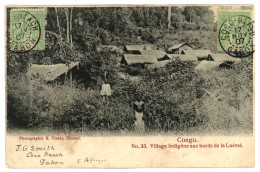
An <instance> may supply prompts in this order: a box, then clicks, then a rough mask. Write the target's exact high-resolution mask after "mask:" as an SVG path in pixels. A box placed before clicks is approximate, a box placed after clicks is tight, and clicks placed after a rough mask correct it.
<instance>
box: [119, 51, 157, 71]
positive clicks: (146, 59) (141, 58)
mask: <svg viewBox="0 0 260 172" xmlns="http://www.w3.org/2000/svg"><path fill="white" fill-rule="evenodd" d="M156 62H158V61H157V58H156V57H155V56H145V55H135V54H124V55H123V56H122V59H121V64H126V65H132V66H140V65H141V66H142V67H143V68H144V67H145V65H147V64H153V63H156Z"/></svg>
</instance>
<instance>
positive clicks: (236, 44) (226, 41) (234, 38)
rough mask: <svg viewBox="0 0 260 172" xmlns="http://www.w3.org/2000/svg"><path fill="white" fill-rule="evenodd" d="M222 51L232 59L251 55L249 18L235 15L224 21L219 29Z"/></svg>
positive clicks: (251, 42) (251, 36) (251, 34)
mask: <svg viewBox="0 0 260 172" xmlns="http://www.w3.org/2000/svg"><path fill="white" fill-rule="evenodd" d="M218 38H219V43H220V46H221V47H222V49H223V50H224V51H225V52H226V53H227V54H229V55H230V56H233V57H239V58H242V57H248V56H250V55H252V54H253V51H254V50H253V22H252V20H251V18H250V17H247V16H243V15H237V16H233V17H230V18H228V19H226V20H225V21H224V22H223V24H222V25H221V26H220V29H219V34H218Z"/></svg>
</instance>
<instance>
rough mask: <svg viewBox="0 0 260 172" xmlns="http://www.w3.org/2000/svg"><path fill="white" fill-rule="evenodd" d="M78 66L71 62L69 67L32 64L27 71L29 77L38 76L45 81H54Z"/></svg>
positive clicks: (77, 63) (76, 63)
mask: <svg viewBox="0 0 260 172" xmlns="http://www.w3.org/2000/svg"><path fill="white" fill-rule="evenodd" d="M78 65H79V62H72V63H70V64H69V65H66V64H55V65H38V64H32V65H31V67H30V68H29V69H28V74H29V75H39V76H41V77H43V79H44V80H45V81H54V80H55V79H57V78H58V77H60V76H61V75H63V74H66V73H67V72H69V71H70V70H72V69H73V68H75V67H76V66H78Z"/></svg>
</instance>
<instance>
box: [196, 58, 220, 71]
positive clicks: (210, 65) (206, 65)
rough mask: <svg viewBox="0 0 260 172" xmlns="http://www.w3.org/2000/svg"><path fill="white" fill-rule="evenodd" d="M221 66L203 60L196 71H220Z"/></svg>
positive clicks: (218, 63)
mask: <svg viewBox="0 0 260 172" xmlns="http://www.w3.org/2000/svg"><path fill="white" fill-rule="evenodd" d="M220 64H221V63H220V62H214V61H206V60H203V61H202V62H200V64H198V65H197V66H196V67H195V71H208V70H212V69H218V68H219V65H220Z"/></svg>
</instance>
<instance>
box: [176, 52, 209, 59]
mask: <svg viewBox="0 0 260 172" xmlns="http://www.w3.org/2000/svg"><path fill="white" fill-rule="evenodd" d="M181 54H185V55H192V56H195V57H196V58H197V59H198V61H202V60H207V59H208V56H209V55H210V54H212V52H211V51H210V50H182V51H181Z"/></svg>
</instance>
